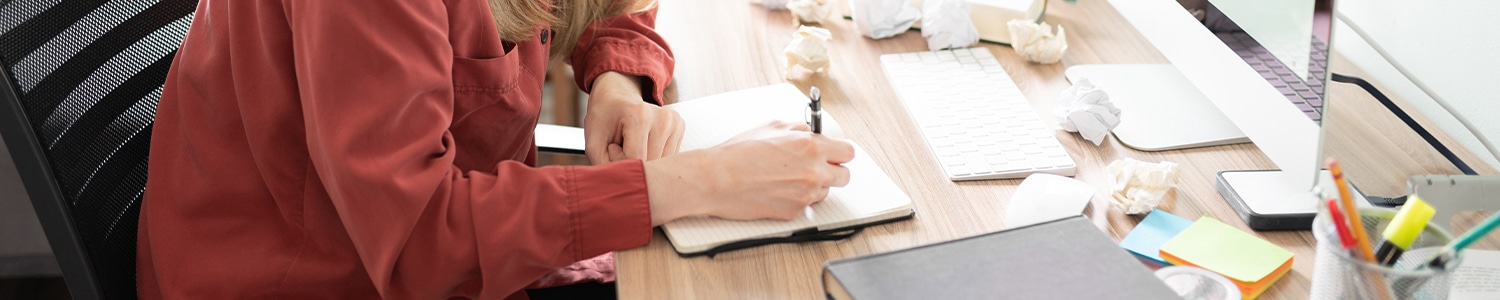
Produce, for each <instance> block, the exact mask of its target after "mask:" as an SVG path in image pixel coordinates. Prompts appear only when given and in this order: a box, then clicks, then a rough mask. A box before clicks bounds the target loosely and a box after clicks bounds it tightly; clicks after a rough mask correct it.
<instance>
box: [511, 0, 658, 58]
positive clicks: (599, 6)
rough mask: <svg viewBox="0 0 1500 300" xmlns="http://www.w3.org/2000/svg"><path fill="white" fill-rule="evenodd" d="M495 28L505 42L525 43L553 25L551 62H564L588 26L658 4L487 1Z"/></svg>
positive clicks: (637, 0) (578, 0)
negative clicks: (600, 20)
mask: <svg viewBox="0 0 1500 300" xmlns="http://www.w3.org/2000/svg"><path fill="white" fill-rule="evenodd" d="M488 2H489V6H490V13H491V14H493V15H494V17H495V28H496V29H498V30H499V31H500V38H502V39H504V40H506V41H512V42H523V41H527V40H530V39H531V38H532V37H534V36H535V35H536V31H535V30H536V28H537V27H538V26H542V25H551V26H552V32H553V34H555V36H554V37H553V38H552V40H551V41H550V42H549V43H551V44H552V46H551V49H552V57H551V59H550V62H551V63H557V62H561V61H563V60H564V59H566V58H567V57H568V54H570V53H572V52H573V47H574V46H576V45H578V39H579V38H581V36H582V35H583V30H584V29H586V28H588V26H589V23H593V22H594V21H596V20H599V19H603V18H606V17H611V16H616V15H621V14H625V13H630V12H638V11H642V10H645V9H647V8H650V7H652V6H653V5H655V3H656V1H650V0H488Z"/></svg>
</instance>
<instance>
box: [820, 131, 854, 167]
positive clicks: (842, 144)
mask: <svg viewBox="0 0 1500 300" xmlns="http://www.w3.org/2000/svg"><path fill="white" fill-rule="evenodd" d="M813 140H814V141H816V142H817V143H818V151H819V152H821V153H823V157H824V158H826V159H827V160H828V163H830V164H843V163H846V162H849V161H850V160H854V145H853V144H850V143H849V142H846V141H842V140H837V139H831V138H827V137H824V136H821V135H818V136H814V137H813Z"/></svg>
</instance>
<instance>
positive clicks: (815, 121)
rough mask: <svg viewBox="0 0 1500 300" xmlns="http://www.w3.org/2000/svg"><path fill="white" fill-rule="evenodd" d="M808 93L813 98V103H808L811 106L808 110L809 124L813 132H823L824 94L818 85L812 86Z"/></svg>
mask: <svg viewBox="0 0 1500 300" xmlns="http://www.w3.org/2000/svg"><path fill="white" fill-rule="evenodd" d="M808 94H810V95H809V96H810V98H812V103H808V104H807V107H808V108H809V110H808V111H807V126H808V127H812V132H813V133H816V134H823V94H822V93H821V92H820V91H818V87H816V86H815V87H812V89H810V90H809V91H808Z"/></svg>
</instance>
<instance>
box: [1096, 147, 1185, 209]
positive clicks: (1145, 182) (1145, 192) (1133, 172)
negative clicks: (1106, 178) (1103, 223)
mask: <svg viewBox="0 0 1500 300" xmlns="http://www.w3.org/2000/svg"><path fill="white" fill-rule="evenodd" d="M1105 169H1106V170H1108V171H1109V174H1110V176H1111V178H1110V179H1111V182H1110V186H1109V195H1110V199H1111V201H1112V202H1113V206H1114V207H1115V208H1119V209H1120V210H1123V211H1125V214H1128V215H1139V214H1145V213H1149V212H1151V210H1152V209H1156V206H1157V205H1160V204H1161V200H1162V199H1163V198H1166V196H1167V193H1168V192H1170V191H1171V190H1172V188H1173V187H1176V186H1177V163H1174V162H1170V161H1162V162H1161V163H1148V162H1143V161H1139V160H1135V159H1131V158H1124V159H1118V160H1115V161H1114V162H1111V163H1109V166H1108V167H1105Z"/></svg>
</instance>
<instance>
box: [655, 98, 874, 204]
mask: <svg viewBox="0 0 1500 300" xmlns="http://www.w3.org/2000/svg"><path fill="white" fill-rule="evenodd" d="M852 159H854V146H853V145H850V144H849V143H848V142H844V141H840V140H835V139H831V138H828V137H824V136H822V135H818V134H813V133H811V132H808V128H807V124H800V123H788V122H779V121H778V122H773V123H771V124H769V125H766V126H762V127H759V128H756V129H752V130H750V131H746V132H744V133H741V134H739V135H738V136H736V137H734V138H732V139H730V140H729V141H726V142H724V143H723V144H720V145H718V146H714V147H712V148H708V149H703V150H695V151H688V152H683V153H682V154H678V155H674V156H671V157H666V158H662V159H660V160H656V161H650V162H646V186H647V188H648V193H649V197H650V198H651V219H652V220H651V221H652V224H655V225H660V224H663V223H666V222H669V221H672V220H674V219H677V218H681V217H688V216H699V215H707V216H715V217H720V218H726V219H736V220H753V219H766V218H770V219H778V220H788V219H792V218H795V217H797V216H798V215H800V214H802V212H803V209H804V208H806V207H807V206H808V205H812V204H813V203H817V202H818V201H821V200H823V198H824V197H826V196H828V188H829V187H835V186H844V185H846V184H849V169H847V168H844V166H841V165H840V164H843V163H846V162H849V160H852Z"/></svg>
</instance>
